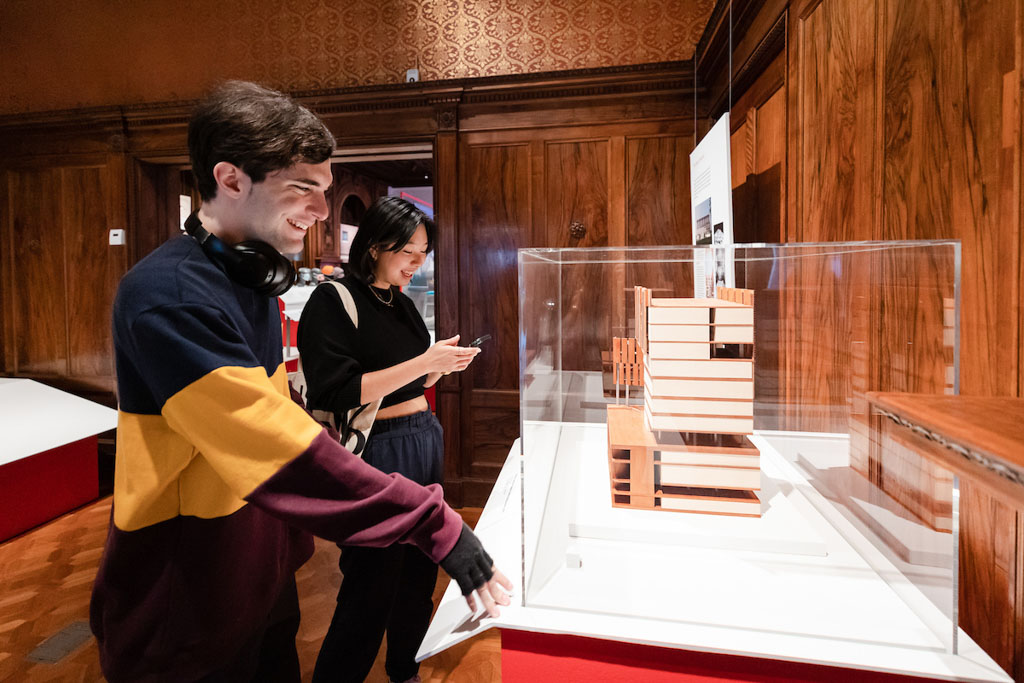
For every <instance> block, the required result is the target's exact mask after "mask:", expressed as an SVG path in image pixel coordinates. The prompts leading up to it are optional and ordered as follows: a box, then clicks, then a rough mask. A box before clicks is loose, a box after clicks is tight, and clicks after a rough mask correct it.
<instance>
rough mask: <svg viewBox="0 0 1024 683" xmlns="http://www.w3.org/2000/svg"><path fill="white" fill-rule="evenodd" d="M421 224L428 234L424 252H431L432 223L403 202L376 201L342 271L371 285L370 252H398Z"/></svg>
mask: <svg viewBox="0 0 1024 683" xmlns="http://www.w3.org/2000/svg"><path fill="white" fill-rule="evenodd" d="M421 225H422V226H423V227H424V228H425V229H426V231H427V253H430V252H431V251H433V249H434V221H432V220H430V218H428V217H427V214H425V213H423V212H422V211H420V210H419V209H417V208H416V207H415V206H414V205H413V204H411V203H409V202H407V201H405V200H404V199H401V198H399V197H381V198H379V199H378V200H377V201H375V202H374V203H373V204H372V205H371V206H370V208H369V209H368V210H367V212H366V213H365V214H363V219H362V220H361V221H359V230H357V231H356V236H355V237H354V238H353V239H352V247H351V248H350V249H349V252H348V265H347V266H346V267H345V271H346V272H347V273H351V274H352V275H354V276H355V277H357V278H358V279H360V280H362V281H363V282H367V283H369V282H373V266H374V258H373V255H372V254H371V253H370V249H371V248H373V247H376V248H377V249H378V250H383V251H399V250H400V249H402V248H403V247H405V245H407V244H408V243H409V240H411V239H412V236H413V234H415V232H416V228H418V227H419V226H421Z"/></svg>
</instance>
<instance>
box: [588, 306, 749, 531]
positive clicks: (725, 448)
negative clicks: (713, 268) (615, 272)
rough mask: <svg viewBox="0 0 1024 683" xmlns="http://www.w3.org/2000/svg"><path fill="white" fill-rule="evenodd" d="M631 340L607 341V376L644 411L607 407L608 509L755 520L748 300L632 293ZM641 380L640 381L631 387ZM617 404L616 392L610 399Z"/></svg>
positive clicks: (626, 406) (615, 406) (617, 406)
mask: <svg viewBox="0 0 1024 683" xmlns="http://www.w3.org/2000/svg"><path fill="white" fill-rule="evenodd" d="M634 291H635V297H636V304H635V305H636V338H635V339H620V338H615V339H613V340H612V365H613V376H614V380H615V383H616V391H617V390H618V385H619V384H623V385H625V386H626V391H627V394H626V396H627V403H628V388H629V386H630V385H633V386H640V385H642V386H643V390H644V391H643V393H644V407H643V409H642V410H641V409H640V408H639V407H636V406H629V405H613V406H609V407H608V460H609V462H608V465H609V472H610V476H611V487H612V504H613V505H615V506H617V507H631V508H643V509H661V510H679V511H682V512H700V513H708V514H723V515H744V516H753V517H759V516H760V515H761V501H760V499H759V498H758V496H757V491H759V490H760V489H761V463H760V453H759V452H758V450H757V448H756V447H755V446H754V445H753V443H751V441H750V439H749V438H747V435H749V434H751V433H752V432H753V430H754V407H753V406H754V360H753V356H754V353H753V350H754V305H753V299H754V293H753V291H752V290H749V289H733V288H726V287H719V288H718V292H717V295H718V296H717V297H716V298H713V299H677V298H657V299H656V298H652V297H651V292H650V290H648V289H646V288H644V287H636V288H635V290H634ZM641 378H642V379H641ZM616 403H618V393H616Z"/></svg>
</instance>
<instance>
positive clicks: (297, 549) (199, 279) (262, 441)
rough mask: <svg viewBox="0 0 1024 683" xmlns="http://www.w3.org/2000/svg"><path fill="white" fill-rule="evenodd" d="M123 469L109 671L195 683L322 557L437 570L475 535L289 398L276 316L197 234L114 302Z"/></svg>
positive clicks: (435, 493)
mask: <svg viewBox="0 0 1024 683" xmlns="http://www.w3.org/2000/svg"><path fill="white" fill-rule="evenodd" d="M113 332H114V350H115V358H116V363H117V383H118V402H119V406H118V408H119V411H118V431H117V455H116V465H115V473H114V501H113V512H112V520H111V525H110V531H109V534H108V537H107V542H106V547H105V549H104V553H103V557H102V560H101V562H100V568H99V572H98V574H97V577H96V582H95V585H94V588H93V596H92V604H91V606H90V622H91V626H92V629H93V633H94V634H95V635H96V639H97V642H98V645H99V651H100V661H101V665H102V668H103V672H104V674H105V675H106V677H107V679H108V680H109V681H111V682H112V683H117V682H118V681H182V680H191V679H194V678H198V677H200V676H202V675H204V674H205V673H207V672H209V671H212V670H215V669H217V668H218V667H219V666H221V665H222V664H223V663H225V662H226V661H229V660H230V659H231V657H232V656H233V655H234V654H235V653H236V652H237V651H238V650H239V648H240V647H241V646H242V644H243V643H244V642H245V641H246V640H247V639H248V638H249V637H250V636H251V635H252V634H253V633H254V632H255V631H256V630H257V629H258V628H259V627H260V626H261V625H262V624H263V622H264V620H265V618H266V616H267V614H268V612H269V610H270V608H271V606H272V605H273V604H274V601H275V600H276V598H277V596H278V594H279V593H280V591H281V589H282V587H283V586H285V585H286V584H287V583H288V582H289V581H290V580H291V578H292V577H293V575H294V572H295V570H296V569H297V568H298V567H299V566H301V565H302V564H303V563H304V562H305V561H306V560H307V559H309V557H310V555H311V554H312V548H313V545H312V538H311V537H310V536H309V534H308V533H307V532H312V533H314V534H316V535H318V536H322V537H323V538H326V539H329V540H331V541H334V542H338V543H347V544H350V545H365V546H378V547H379V546H386V545H390V544H392V543H411V544H413V545H416V546H417V547H419V548H420V549H422V550H423V552H424V553H425V554H427V555H428V556H429V557H430V558H431V559H433V560H434V561H435V562H439V561H440V560H441V559H443V558H444V557H445V556H446V555H447V554H448V552H449V551H450V550H451V549H452V547H453V546H454V545H455V542H456V541H457V540H458V537H459V533H460V531H461V529H462V521H461V519H460V518H459V516H458V514H456V513H455V512H454V511H453V510H451V508H449V507H448V506H447V505H445V504H444V501H443V496H442V492H441V489H440V487H438V486H431V487H426V488H423V487H420V486H418V485H416V484H414V483H413V482H411V481H409V480H407V479H404V478H402V477H401V476H399V475H385V474H383V473H381V472H380V471H379V470H376V469H374V468H373V467H370V466H369V465H367V464H366V463H364V462H363V461H362V460H360V459H359V458H358V457H357V456H354V455H352V454H351V453H350V452H349V451H347V450H346V449H345V448H343V447H342V446H341V445H340V444H338V442H337V441H335V440H333V439H332V438H331V435H330V434H328V433H327V432H326V431H325V430H324V429H323V428H322V427H321V426H320V425H319V424H318V423H317V422H316V421H315V420H313V418H312V417H310V416H309V415H308V414H307V413H306V412H305V410H303V408H302V407H301V406H299V405H298V404H296V403H295V402H294V401H293V400H292V398H291V396H290V391H289V385H288V378H287V374H286V372H285V368H284V364H283V362H282V353H281V325H280V318H279V313H278V307H277V302H276V300H274V299H270V298H267V297H265V296H261V295H258V294H256V293H254V292H253V291H252V290H249V289H246V288H245V287H242V286H240V285H236V284H234V283H233V282H232V281H231V280H230V279H229V278H228V277H227V276H226V275H225V274H224V273H223V272H222V271H221V270H220V269H219V267H218V266H217V265H216V264H214V263H213V262H212V261H210V260H209V258H208V257H207V256H206V255H205V254H204V252H203V251H202V248H201V247H200V246H199V245H198V244H197V243H196V242H195V241H194V240H193V239H192V238H190V237H180V238H175V239H173V240H171V241H169V242H167V243H165V244H164V245H162V246H161V247H159V248H158V249H156V250H155V251H154V252H153V253H151V254H150V255H149V256H147V257H146V258H144V259H142V260H141V261H140V262H139V263H138V264H137V265H136V266H135V267H134V268H132V269H131V271H130V272H129V273H128V274H127V275H126V276H125V277H124V279H123V280H122V282H121V285H120V287H119V289H118V293H117V297H116V300H115V303H114V316H113Z"/></svg>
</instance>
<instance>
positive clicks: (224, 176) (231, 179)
mask: <svg viewBox="0 0 1024 683" xmlns="http://www.w3.org/2000/svg"><path fill="white" fill-rule="evenodd" d="M213 179H214V180H216V181H217V194H218V195H221V194H224V195H226V196H228V197H233V198H235V199H237V198H239V197H242V196H244V195H245V194H247V193H248V192H249V188H250V187H251V186H252V179H251V178H250V177H249V175H248V174H247V173H246V172H245V171H243V170H242V169H240V168H239V167H237V166H235V165H234V164H232V163H231V162H229V161H218V162H217V165H216V166H214V167H213Z"/></svg>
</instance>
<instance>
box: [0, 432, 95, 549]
mask: <svg viewBox="0 0 1024 683" xmlns="http://www.w3.org/2000/svg"><path fill="white" fill-rule="evenodd" d="M96 449H97V438H96V437H95V436H90V437H88V438H86V439H82V440H81V441H75V442H72V443H69V444H65V445H63V446H60V447H58V448H54V449H52V450H49V451H43V452H42V453H37V454H36V455H33V456H31V457H28V458H22V459H21V460H16V461H14V462H12V463H8V464H6V465H3V466H0V541H5V540H7V539H8V538H11V537H12V536H16V535H18V534H20V533H22V532H23V531H27V530H29V529H31V528H32V527H34V526H38V525H40V524H42V523H43V522H48V521H49V520H51V519H53V518H54V517H58V516H59V515H61V514H63V513H65V512H67V511H68V510H73V509H75V508H76V507H79V506H80V505H84V504H86V503H88V502H90V501H92V500H95V499H96V498H97V497H98V496H99V469H98V467H97V463H96Z"/></svg>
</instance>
